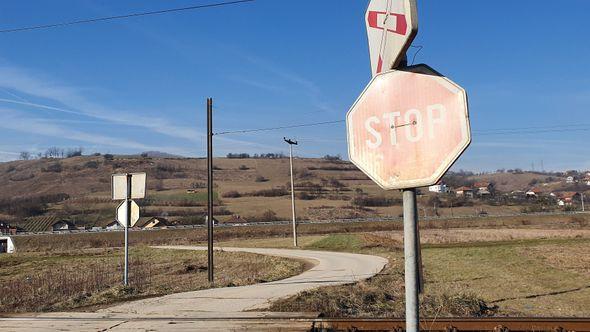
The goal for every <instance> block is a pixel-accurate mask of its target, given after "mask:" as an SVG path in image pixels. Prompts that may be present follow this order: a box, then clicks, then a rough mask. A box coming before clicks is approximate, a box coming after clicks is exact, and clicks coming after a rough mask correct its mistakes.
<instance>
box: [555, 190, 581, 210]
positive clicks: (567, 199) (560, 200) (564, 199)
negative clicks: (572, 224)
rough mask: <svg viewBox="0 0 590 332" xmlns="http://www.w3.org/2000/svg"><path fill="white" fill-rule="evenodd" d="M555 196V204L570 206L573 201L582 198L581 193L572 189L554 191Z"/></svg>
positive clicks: (578, 200)
mask: <svg viewBox="0 0 590 332" xmlns="http://www.w3.org/2000/svg"><path fill="white" fill-rule="evenodd" d="M555 196H556V198H557V205H559V206H571V205H573V204H574V203H575V202H580V201H581V200H582V194H580V193H578V192H574V191H562V192H557V193H555Z"/></svg>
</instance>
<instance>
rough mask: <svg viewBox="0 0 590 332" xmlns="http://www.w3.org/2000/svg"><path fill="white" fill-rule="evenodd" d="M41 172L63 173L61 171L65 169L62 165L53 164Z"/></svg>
mask: <svg viewBox="0 0 590 332" xmlns="http://www.w3.org/2000/svg"><path fill="white" fill-rule="evenodd" d="M41 170H42V171H43V172H53V173H61V171H63V168H62V166H61V164H60V163H55V164H51V165H49V166H47V167H45V168H43V169H41Z"/></svg>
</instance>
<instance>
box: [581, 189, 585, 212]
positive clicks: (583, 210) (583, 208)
mask: <svg viewBox="0 0 590 332" xmlns="http://www.w3.org/2000/svg"><path fill="white" fill-rule="evenodd" d="M580 196H581V197H582V212H585V211H586V208H585V207H584V193H583V192H581V193H580Z"/></svg>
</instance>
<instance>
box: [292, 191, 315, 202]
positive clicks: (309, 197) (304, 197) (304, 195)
mask: <svg viewBox="0 0 590 332" xmlns="http://www.w3.org/2000/svg"><path fill="white" fill-rule="evenodd" d="M295 196H296V197H297V198H298V199H301V200H304V201H311V200H314V199H316V198H317V196H315V195H311V194H310V193H308V192H307V191H302V192H299V193H297V194H296V195H295Z"/></svg>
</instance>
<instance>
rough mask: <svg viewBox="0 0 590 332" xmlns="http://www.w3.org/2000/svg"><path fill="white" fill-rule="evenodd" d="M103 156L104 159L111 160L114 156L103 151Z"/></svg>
mask: <svg viewBox="0 0 590 332" xmlns="http://www.w3.org/2000/svg"><path fill="white" fill-rule="evenodd" d="M103 158H104V159H105V160H113V159H114V158H115V156H113V155H112V154H110V153H105V154H104V156H103Z"/></svg>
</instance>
